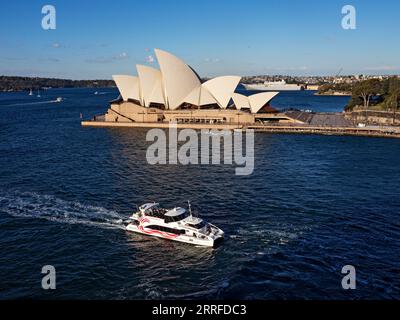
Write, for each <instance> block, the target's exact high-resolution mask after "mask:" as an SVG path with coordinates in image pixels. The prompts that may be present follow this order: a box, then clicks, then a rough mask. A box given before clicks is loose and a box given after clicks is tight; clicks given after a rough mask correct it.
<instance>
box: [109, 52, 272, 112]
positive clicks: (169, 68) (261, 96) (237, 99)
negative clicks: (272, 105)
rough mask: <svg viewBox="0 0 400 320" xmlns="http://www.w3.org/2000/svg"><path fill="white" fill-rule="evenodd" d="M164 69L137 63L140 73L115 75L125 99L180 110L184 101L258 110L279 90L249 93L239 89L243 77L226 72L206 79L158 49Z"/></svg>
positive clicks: (223, 107)
mask: <svg viewBox="0 0 400 320" xmlns="http://www.w3.org/2000/svg"><path fill="white" fill-rule="evenodd" d="M155 54H156V57H157V60H158V63H159V66H160V70H157V69H155V68H152V67H149V66H144V65H137V66H136V68H137V74H138V75H137V76H131V75H114V76H113V79H114V81H115V83H116V85H117V87H118V89H119V92H120V94H121V98H122V99H123V100H124V101H129V100H131V101H132V100H133V101H134V102H136V103H138V104H140V105H141V106H143V107H149V106H150V104H152V103H153V104H158V105H164V106H165V109H169V110H176V109H179V108H180V107H181V106H182V105H183V104H191V105H194V106H198V107H199V108H201V107H202V106H207V105H217V106H219V108H222V109H226V108H227V107H228V106H229V105H230V103H232V102H233V104H234V105H235V106H236V108H237V109H238V110H241V109H250V111H251V112H252V113H257V112H258V111H260V110H261V109H262V107H263V106H265V105H266V104H267V103H268V102H269V101H270V100H271V99H272V98H274V97H275V96H276V95H277V94H278V92H262V93H258V94H254V95H251V96H249V97H247V96H245V95H242V94H238V93H235V90H236V87H237V86H238V84H239V82H240V80H241V77H238V76H222V77H217V78H214V79H211V80H208V81H206V82H204V83H202V82H201V80H200V78H199V76H198V75H197V74H196V72H195V71H194V70H193V69H192V68H191V67H190V66H189V65H187V64H186V63H184V62H183V61H182V60H180V59H179V58H177V57H176V56H174V55H172V54H171V53H169V52H166V51H163V50H160V49H155Z"/></svg>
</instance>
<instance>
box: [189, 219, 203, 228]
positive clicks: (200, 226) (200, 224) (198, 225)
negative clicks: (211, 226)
mask: <svg viewBox="0 0 400 320" xmlns="http://www.w3.org/2000/svg"><path fill="white" fill-rule="evenodd" d="M205 225H206V223H205V222H204V221H201V222H199V223H197V224H192V223H189V227H192V228H195V229H202V228H203V227H204V226H205Z"/></svg>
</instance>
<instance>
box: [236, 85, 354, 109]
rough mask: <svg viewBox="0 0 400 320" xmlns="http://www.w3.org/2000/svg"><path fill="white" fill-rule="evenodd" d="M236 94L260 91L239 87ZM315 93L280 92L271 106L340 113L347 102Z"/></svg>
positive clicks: (339, 97) (343, 97) (345, 98)
mask: <svg viewBox="0 0 400 320" xmlns="http://www.w3.org/2000/svg"><path fill="white" fill-rule="evenodd" d="M237 92H238V93H241V94H244V95H250V94H257V93H260V92H262V91H255V90H246V89H244V87H243V88H241V87H239V88H238V90H237ZM315 92H316V91H281V92H280V93H279V94H278V95H277V96H276V97H275V98H274V99H273V100H272V101H271V103H270V104H271V106H273V107H274V108H276V109H278V110H284V109H289V108H295V109H299V110H312V111H314V112H342V111H343V109H344V107H345V106H346V105H347V103H348V102H349V99H350V97H348V96H347V97H346V96H315V95H314V94H315Z"/></svg>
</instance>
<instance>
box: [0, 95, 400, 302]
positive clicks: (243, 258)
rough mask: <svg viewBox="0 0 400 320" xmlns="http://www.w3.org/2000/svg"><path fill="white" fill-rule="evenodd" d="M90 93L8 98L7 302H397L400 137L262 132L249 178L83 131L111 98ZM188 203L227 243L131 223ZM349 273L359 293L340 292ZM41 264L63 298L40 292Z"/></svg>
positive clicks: (4, 102) (1, 264) (131, 134)
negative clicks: (146, 211)
mask: <svg viewBox="0 0 400 320" xmlns="http://www.w3.org/2000/svg"><path fill="white" fill-rule="evenodd" d="M93 91H94V90H89V89H69V90H67V89H66V90H49V91H45V92H42V97H41V98H40V100H39V101H38V98H36V97H28V96H27V95H26V93H23V94H22V93H7V94H0V111H1V117H0V137H1V139H0V155H1V156H0V248H1V254H0V298H2V299H10V298H53V299H66V298H84V299H94V298H103V299H136V298H146V299H148V298H150V299H151V298H170V299H174V298H189V299H192V298H210V299H215V298H219V299H224V298H236V299H242V298H243V299H282V298H283V299H289V298H301V299H303V298H305V299H313V298H316V299H374V298H377V299H391V298H395V299H399V298H400V276H399V274H400V249H399V248H400V222H399V213H400V197H399V196H398V194H399V186H400V183H399V182H400V180H399V179H400V166H399V161H398V159H399V156H400V140H396V139H383V138H363V137H337V136H316V135H284V134H282V135H271V134H257V135H256V137H255V144H256V146H255V148H256V150H255V170H254V173H253V175H251V176H247V177H246V176H245V177H243V176H235V175H234V167H232V166H229V165H221V166H213V165H209V166H205V165H201V166H181V165H170V166H162V165H158V166H151V165H149V164H147V162H146V158H145V153H146V148H147V147H148V143H146V141H145V135H146V130H140V129H117V128H108V129H104V128H103V129H101V128H83V127H81V126H80V113H82V114H83V116H84V117H85V118H88V117H90V116H91V115H94V114H97V113H102V112H104V111H105V110H106V108H107V102H108V100H110V99H112V98H114V97H115V91H114V90H112V89H104V90H100V91H101V92H105V93H106V94H101V95H94V94H93ZM109 92H112V93H109ZM286 95H287V96H286ZM58 96H62V97H64V98H65V99H66V100H65V101H64V102H62V103H36V102H41V101H42V102H44V101H51V100H54V99H55V98H56V97H58ZM282 96H283V95H282ZM285 96H286V99H288V100H290V99H292V100H293V101H294V102H295V101H296V100H297V98H299V97H301V98H300V100H302V101H308V102H302V103H307V104H310V105H313V106H317V105H318V106H319V108H326V109H330V108H331V107H330V105H331V103H334V101H337V104H338V105H337V106H336V108H340V106H339V104H340V103H341V101H342V100H340V99H337V100H335V99H336V98H334V97H329V99H328V100H329V103H327V105H328V106H326V105H325V106H324V105H322V102H321V100H319V99H320V98H316V97H313V96H310V97H308V96H307V99H308V100H307V99H306V97H305V96H303V95H301V93H300V94H299V93H293V96H291V95H290V93H285ZM296 97H297V98H296ZM314 99H317V100H316V101H317V102H315V101H314ZM282 103H283V102H282ZM188 199H190V200H191V201H192V205H193V207H194V209H195V210H196V211H197V212H200V213H201V215H202V217H204V218H205V219H206V220H209V221H211V222H213V223H215V224H216V225H217V226H219V227H221V228H222V229H223V230H224V231H225V232H226V240H225V242H224V243H223V244H222V246H220V247H218V248H217V249H215V250H212V249H207V248H198V247H192V246H190V245H186V244H179V243H174V242H168V241H165V240H162V239H157V238H151V237H146V236H141V235H137V234H130V233H127V232H125V231H124V230H123V228H122V226H121V223H120V219H123V218H126V217H128V215H129V214H130V212H131V211H132V210H134V208H135V205H136V204H141V203H143V202H146V201H152V200H157V201H160V202H162V203H163V204H164V205H166V206H174V205H176V204H184V203H185V201H186V200H188ZM348 264H350V265H353V266H355V267H356V270H357V289H356V290H351V291H345V290H343V289H342V287H341V280H342V274H341V269H342V267H343V266H344V265H348ZM43 265H53V266H55V268H56V271H57V289H56V290H53V291H44V290H42V289H41V279H42V276H43V275H42V274H41V268H42V266H43Z"/></svg>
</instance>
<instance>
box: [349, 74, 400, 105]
mask: <svg viewBox="0 0 400 320" xmlns="http://www.w3.org/2000/svg"><path fill="white" fill-rule="evenodd" d="M399 107H400V78H399V77H397V76H393V77H390V78H387V79H378V78H375V79H368V80H364V81H360V82H357V83H354V84H353V85H352V88H351V99H350V101H349V103H348V104H347V106H346V108H345V111H353V110H380V111H389V112H397V111H398V109H399Z"/></svg>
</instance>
